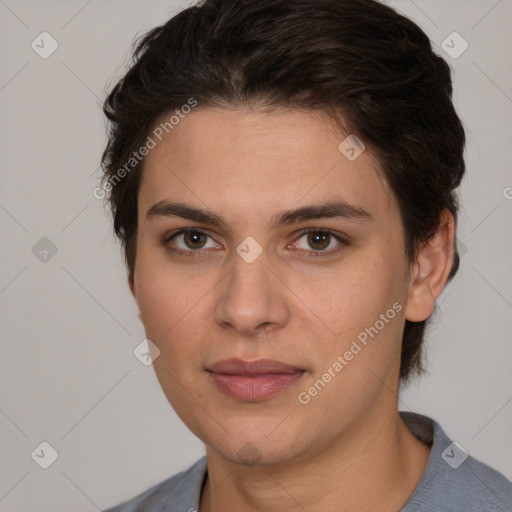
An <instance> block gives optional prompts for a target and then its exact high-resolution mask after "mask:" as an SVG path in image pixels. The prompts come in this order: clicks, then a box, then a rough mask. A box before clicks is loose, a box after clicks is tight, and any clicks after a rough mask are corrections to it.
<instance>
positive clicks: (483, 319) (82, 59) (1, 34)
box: [0, 0, 512, 512]
mask: <svg viewBox="0 0 512 512" xmlns="http://www.w3.org/2000/svg"><path fill="white" fill-rule="evenodd" d="M389 3H390V5H392V6H393V7H395V8H397V9H398V10H399V11H401V12H403V13H404V14H406V15H407V16H409V17H411V18H412V19H413V20H415V21H416V22H417V23H418V24H419V25H420V26H421V27H422V28H423V29H424V30H425V31H426V33H427V34H428V35H429V37H430V38H431V40H432V42H433V43H434V44H435V45H436V46H437V51H438V52H439V53H440V54H441V55H443V57H445V58H446V60H447V61H448V62H449V63H450V65H451V66H452V68H453V70H454V73H455V86H454V87H455V104H456V108H457V109H458V112H459V114H460V116H461V118H462V120H463V122H464V125H465V128H466V130H467V136H468V145H467V153H466V155H467V166H468V172H467V176H466V178H465V180H464V183H463V186H462V191H461V202H462V209H461V216H460V224H459V232H458V238H459V244H460V247H461V254H462V261H461V268H460V271H459V274H458V275H457V277H456V278H455V280H454V282H453V283H451V284H449V286H448V287H447V289H446V290H445V291H444V292H443V295H442V297H441V299H440V300H439V309H440V312H439V313H438V314H437V315H436V321H435V327H433V328H431V329H430V330H429V336H428V345H427V355H428V369H429V374H428V375H427V376H425V377H424V378H422V379H421V380H418V381H417V382H415V383H413V384H412V385H411V386H410V387H409V388H407V389H406V390H405V391H404V392H403V393H402V395H401V404H400V408H401V409H403V410H413V411H416V412H420V413H424V414H427V415H430V416H432V417H433V418H435V419H436V420H437V421H439V422H440V423H441V425H442V426H443V427H444V428H445V430H446V432H447V433H448V435H449V436H451V437H452V438H453V439H454V440H456V441H458V442H459V443H460V444H461V445H462V446H463V447H464V448H465V449H466V450H467V451H468V452H469V453H471V454H472V455H474V456H475V457H477V458H478V459H480V460H482V461H484V462H486V463H488V464H490V465H492V466H493V467H495V468H497V469H498V470H500V471H501V472H503V473H504V474H505V475H506V476H507V477H508V478H509V479H511V478H512V429H511V425H512V377H511V375H512V344H511V343H510V341H511V327H512V315H511V312H512V269H511V265H510V259H511V258H510V255H511V254H512V236H511V235H512V199H511V198H512V188H510V187H512V174H511V168H512V143H511V140H512V121H511V120H512V66H511V63H512V62H511V61H512V59H511V57H510V55H511V54H510V48H512V31H511V30H510V20H511V19H512V1H511V0H500V1H497V0H471V1H470V0H450V1H446V0H414V1H413V0H395V1H392V2H389ZM185 6H186V4H185V3H183V2H181V3H180V2H173V1H171V0H166V1H163V0H150V1H148V0H145V1H142V0H129V1H128V0H107V1H100V0H89V1H84V0H79V1H78V0H73V1H70V0H65V1H64V0H60V1H56V0H55V1H50V0H46V1H40V0H39V1H36V0H31V1H29V0H0V41H1V48H2V59H1V63H0V104H1V108H2V115H1V117H0V138H1V154H0V162H1V166H2V169H1V182H0V226H1V243H0V256H1V266H0V310H1V331H0V333H1V352H0V354H1V357H0V450H1V453H0V510H1V511H4V512H11V511H27V512H28V511H31V512H43V511H52V512H55V511H59V510H62V511H64V510H66V511H69V510H73V511H75V512H86V511H94V510H99V509H104V508H106V507H108V506H111V505H114V504H115V503H119V502H120V501H122V500H125V499H127V498H130V497H132V496H134V495H135V494H137V493H138V492H140V491H142V490H145V489H146V488H148V487H149V486H150V485H153V484H155V483H157V482H159V481H161V480H163V479H164V478H167V477H169V476H170V475H172V474H174V473H176V472H178V471H180V470H183V469H185V468H187V467H188V466H189V465H190V464H192V463H193V462H194V461H195V460H197V459H198V458H199V457H200V456H201V455H203V453H204V448H203V445H202V443H201V442H200V441H199V440H198V439H197V438H195V437H194V436H193V435H192V434H191V433H190V432H189V431H188V430H187V428H186V427H185V426H184V425H183V424H182V422H181V420H179V418H178V417H177V416H176V414H175V413H174V411H173V410H172V408H171V407H170V405H169V404H168V403H167V401H166V399H165V398H164V395H163V393H162V392H161V390H160V387H159V385H158V382H157V380H156V377H155V375H154V372H153V369H152V367H151V366H149V367H146V366H144V365H143V364H141V362H140V361H139V360H138V359H137V358H136V357H134V354H133V350H134V349H135V347H137V346H138V345H139V343H140V342H141V341H142V340H143V339H144V338H145V335H144V330H143V328H142V325H141V324H140V321H139V319H138V316H137V308H136V306H135V303H134V301H133V299H132V297H131V295H130V293H129V289H128V286H127V282H126V272H125V269H124V268H123V265H122V259H121V253H120V249H119V246H118V245H117V243H116V242H115V240H114V239H113V236H112V233H111V221H110V218H109V216H108V212H107V211H106V210H105V209H104V207H103V204H102V202H101V201H98V200H97V199H95V198H94V197H93V194H92V191H93V189H94V188H95V187H96V186H97V185H98V180H99V177H100V172H99V169H98V167H99V161H100V155H101V152H102V151H103V148H104V144H105V141H106V137H105V126H104V125H105V123H104V118H103V114H102V111H101V104H102V101H103V99H104V98H105V94H106V91H107V90H108V89H109V88H110V86H111V85H112V83H113V81H114V80H115V79H116V78H119V77H120V76H121V75H122V72H123V70H124V68H125V65H126V63H127V62H128V60H129V55H130V48H131V45H132V42H133V40H134V37H135V36H138V35H141V34H143V33H144V32H145V31H147V30H149V29H150V28H152V27H154V26H156V25H158V24H161V23H162V22H164V21H166V20H167V19H168V18H169V17H170V16H171V15H172V14H174V13H176V12H177V11H179V10H180V9H182V8H184V7H185ZM454 31H455V32H457V33H458V34H459V35H453V34H452V33H453V32H454ZM42 32H47V33H48V34H49V35H50V37H51V38H52V39H50V38H49V37H48V36H47V35H44V36H40V34H41V33H42ZM41 38H45V39H44V41H45V42H44V43H41V42H40V41H41ZM447 38H448V39H447ZM461 38H463V39H461ZM445 40H447V41H448V44H449V46H451V47H452V50H451V52H452V54H453V53H454V52H455V53H458V52H459V51H460V50H461V49H462V48H463V47H464V46H465V43H464V41H466V42H467V44H468V48H467V49H466V50H465V51H464V52H463V53H462V54H461V55H458V56H457V58H454V57H453V56H450V55H448V54H447V53H446V52H445V50H444V49H443V41H445ZM33 41H35V43H34V44H35V45H36V46H35V47H36V48H38V50H37V51H36V50H35V49H33V45H32V42H33ZM38 41H39V43H38ZM53 41H55V42H53ZM37 44H39V47H37ZM55 44H58V47H57V49H56V50H55V51H54V52H53V53H52V54H51V55H49V56H47V58H42V57H41V56H40V53H41V52H43V53H44V51H46V52H48V51H50V50H51V49H52V45H55ZM461 45H462V46H461ZM445 46H446V43H445ZM43 47H44V48H43ZM42 442H46V443H49V445H51V447H53V449H54V450H55V451H56V452H57V454H58V457H57V459H56V460H55V461H54V463H53V464H52V465H51V466H50V467H48V469H43V468H42V467H40V464H41V459H42V456H40V457H39V459H38V457H37V454H38V453H39V454H41V450H43V452H44V453H45V456H46V457H51V455H52V452H51V449H50V448H49V447H48V446H47V445H41V443H42ZM45 450H46V451H45ZM47 460H48V459H47Z"/></svg>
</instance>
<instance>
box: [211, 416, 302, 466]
mask: <svg viewBox="0 0 512 512" xmlns="http://www.w3.org/2000/svg"><path fill="white" fill-rule="evenodd" d="M285 417H286V415H285V416H283V417H260V418H254V417H253V418H247V417H245V418H237V419H233V420H232V421H228V422H226V421H225V422H224V423H223V426H224V427H225V428H226V430H227V431H228V432H229V434H228V433H226V432H224V435H222V436H218V435H214V434H213V433H207V434H206V436H201V439H202V441H203V442H204V443H205V444H206V445H207V446H209V447H210V448H211V449H213V450H215V451H216V452H217V453H219V454H220V455H222V457H224V458H225V459H227V460H229V461H231V462H233V463H235V464H244V465H247V466H253V465H256V464H257V465H275V464H285V463H288V462H291V461H292V460H294V459H296V458H298V457H300V455H301V453H303V451H304V450H305V448H306V447H305V444H307V442H306V439H305V438H304V436H301V435H299V434H298V432H297V431H296V430H304V429H298V427H297V429H295V428H294V425H293V423H292V422H291V421H290V420H289V419H285V420H284V422H283V419H284V418H285ZM215 432H216V433H217V432H218V429H216V430H215ZM299 443H300V444H299Z"/></svg>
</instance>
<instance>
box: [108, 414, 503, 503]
mask: <svg viewBox="0 0 512 512" xmlns="http://www.w3.org/2000/svg"><path fill="white" fill-rule="evenodd" d="M400 415H401V417H402V419H403V420H404V421H405V423H406V424H407V426H408V427H409V429H410V430H411V431H412V432H413V433H414V435H415V436H416V437H418V438H419V439H421V440H422V441H423V442H425V443H427V444H428V445H431V446H432V450H431V453H430V457H429V460H428V463H427V467H426V468H425V471H424V473H423V476H422V477H421V480H420V482H419V483H418V485H417V487H416V489H415V490H414V492H413V493H412V495H411V497H410V498H409V500H408V501H407V503H406V505H405V506H404V507H403V508H402V509H401V511H400V512H427V511H428V512H432V511H436V512H438V511H450V512H458V511H460V512H477V511H478V512H481V511H485V512H497V511H509V512H510V511H512V483H511V482H510V481H509V480H507V479H506V478H505V477H504V476H503V475H502V474H501V473H498V472H497V471H496V470H494V469H492V468H490V467H489V466H487V465H486V464H483V463H482V462H479V461H478V460H476V459H474V458H473V457H472V456H470V455H468V454H467V452H466V451H465V450H464V448H463V447H462V446H461V445H459V444H458V443H454V442H453V441H452V440H451V439H449V438H448V436H447V435H446V434H445V433H444V431H443V429H442V428H441V427H440V426H439V425H438V424H437V423H436V422H435V421H433V420H432V419H430V418H427V417H426V416H421V415H419V414H413V413H408V412H400ZM206 474H207V460H206V457H203V458H201V459H199V460H198V461H197V462H196V463H195V464H193V465H192V466H191V467H190V468H189V469H188V470H186V471H183V472H182V473H179V474H177V475H175V476H172V477H171V478H169V479H167V480H164V481H163V482H161V483H159V484H157V485H155V486H153V487H151V488H150V489H148V490H147V491H145V492H143V493H142V494H139V495H138V496H136V497H135V498H133V499H131V500H129V501H127V502H125V503H123V504H121V505H118V506H117V507H114V508H111V509H108V510H107V511H106V512H143V511H144V512H197V511H198V510H199V501H200V496H201V490H202V487H203V484H204V481H205V478H206Z"/></svg>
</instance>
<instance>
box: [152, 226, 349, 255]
mask: <svg viewBox="0 0 512 512" xmlns="http://www.w3.org/2000/svg"><path fill="white" fill-rule="evenodd" d="M186 233H200V234H202V235H205V236H207V237H210V238H212V237H211V236H210V235H208V234H207V233H205V232H204V231H202V230H201V229H197V228H183V229H180V230H179V231H176V232H173V233H168V234H165V235H164V236H163V238H162V240H161V243H162V245H163V246H164V247H166V248H167V249H168V250H170V251H172V252H173V253H174V254H177V255H179V256H188V257H191V258H194V257H197V254H198V253H199V254H201V253H204V252H205V251H201V250H200V249H199V250H197V251H196V250H193V249H191V250H189V251H184V250H182V249H177V248H173V247H170V246H169V242H170V241H171V240H172V239H173V238H175V237H177V236H178V235H183V234H186ZM309 233H324V234H325V233H327V234H329V235H330V236H332V237H333V238H334V239H335V240H337V241H338V242H340V245H339V246H338V247H337V248H336V249H331V250H330V251H322V250H320V251H307V254H308V257H312V258H318V257H320V258H322V257H327V256H332V255H333V254H337V253H338V252H340V251H341V250H343V249H344V247H347V246H349V245H350V242H349V241H348V240H347V239H346V238H345V237H343V236H341V235H340V234H338V233H336V232H334V231H331V230H330V229H320V228H307V229H304V230H302V231H301V232H300V233H299V236H298V237H297V238H296V239H295V240H294V242H295V241H297V240H299V239H300V238H302V237H303V236H304V235H307V234H309ZM292 243H293V242H292Z"/></svg>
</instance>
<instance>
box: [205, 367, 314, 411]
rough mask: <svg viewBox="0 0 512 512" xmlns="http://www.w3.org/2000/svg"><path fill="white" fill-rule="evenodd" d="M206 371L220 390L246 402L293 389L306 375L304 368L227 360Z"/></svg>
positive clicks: (263, 398)
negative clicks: (289, 388)
mask: <svg viewBox="0 0 512 512" xmlns="http://www.w3.org/2000/svg"><path fill="white" fill-rule="evenodd" d="M206 370H207V372H208V375H209V376H210V378H211V379H212V381H213V383H214V384H215V385H216V387H217V389H218V390H220V391H221V392H223V393H224V394H227V395H229V396H231V397H232V398H236V399H238V400H243V401H261V400H265V399H267V398H270V397H271V396H273V395H275V394H277V393H279V392H280V391H283V390H284V389H286V388H288V387H290V386H291V385H292V384H294V383H295V382H297V381H298V380H299V379H300V378H301V377H302V376H303V374H304V373H305V370H303V369H301V368H298V367H296V366H291V365H289V364H285V363H282V362H280V361H274V360H272V359H258V360H256V361H242V360H241V359H236V358H233V359H225V360H223V361H218V362H216V363H214V364H212V365H211V366H209V367H208V368H207V369H206Z"/></svg>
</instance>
